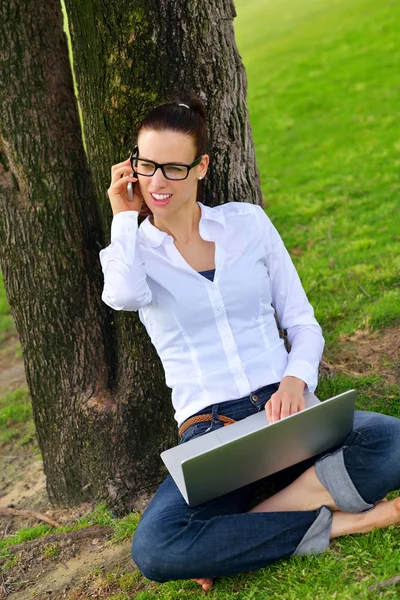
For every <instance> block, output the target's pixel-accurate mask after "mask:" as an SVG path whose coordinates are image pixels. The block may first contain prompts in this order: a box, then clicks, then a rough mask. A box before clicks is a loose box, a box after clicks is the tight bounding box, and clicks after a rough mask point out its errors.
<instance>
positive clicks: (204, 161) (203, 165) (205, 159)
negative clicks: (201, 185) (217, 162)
mask: <svg viewBox="0 0 400 600" xmlns="http://www.w3.org/2000/svg"><path fill="white" fill-rule="evenodd" d="M209 164H210V157H209V156H208V154H203V156H202V158H201V162H200V164H199V171H198V173H199V176H198V179H204V177H205V175H206V173H207V169H208V165H209Z"/></svg>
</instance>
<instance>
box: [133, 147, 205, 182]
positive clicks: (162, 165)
mask: <svg viewBox="0 0 400 600" xmlns="http://www.w3.org/2000/svg"><path fill="white" fill-rule="evenodd" d="M138 153H139V146H138V145H136V146H135V147H134V148H133V150H132V152H131V155H130V157H129V161H130V163H131V167H132V171H133V172H134V173H136V175H140V176H141V177H153V175H155V174H156V172H157V169H161V173H162V174H163V175H164V177H165V179H168V181H184V180H185V179H187V178H188V177H189V173H190V170H191V169H193V167H196V166H197V165H198V164H199V163H200V161H201V159H202V158H203V154H200V156H199V157H198V158H196V159H195V160H194V161H193V162H192V164H191V165H185V164H183V163H174V162H168V163H158V162H155V161H154V160H150V159H147V158H139V156H138ZM134 160H145V161H147V162H149V163H153V165H155V167H156V168H155V169H154V172H153V173H152V174H151V175H143V174H142V173H137V172H136V170H135V167H134V166H133V161H134ZM168 165H176V166H177V167H186V169H187V173H186V177H182V178H181V179H171V177H167V175H166V174H165V171H164V168H165V167H166V166H168Z"/></svg>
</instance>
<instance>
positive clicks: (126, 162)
mask: <svg viewBox="0 0 400 600" xmlns="http://www.w3.org/2000/svg"><path fill="white" fill-rule="evenodd" d="M130 162H131V161H130V158H127V159H126V160H124V161H122V162H120V163H116V164H115V165H113V166H112V167H111V177H112V174H113V171H114V170H115V169H118V167H122V165H126V164H130Z"/></svg>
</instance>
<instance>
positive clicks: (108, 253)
mask: <svg viewBox="0 0 400 600" xmlns="http://www.w3.org/2000/svg"><path fill="white" fill-rule="evenodd" d="M138 216H139V213H138V212H137V211H134V210H129V211H123V212H119V213H118V214H116V215H115V216H114V218H113V220H112V224H111V244H110V245H109V246H107V248H104V249H103V250H100V253H99V257H100V262H101V267H102V269H103V274H104V288H103V293H102V296H101V299H102V300H103V302H105V304H107V305H108V306H111V308H113V309H114V310H128V311H129V310H130V311H132V310H135V311H137V310H139V308H142V307H143V306H146V304H149V303H150V302H151V299H152V294H151V290H150V288H149V286H148V284H147V280H146V273H145V270H144V260H143V258H142V254H141V249H140V243H139V236H138Z"/></svg>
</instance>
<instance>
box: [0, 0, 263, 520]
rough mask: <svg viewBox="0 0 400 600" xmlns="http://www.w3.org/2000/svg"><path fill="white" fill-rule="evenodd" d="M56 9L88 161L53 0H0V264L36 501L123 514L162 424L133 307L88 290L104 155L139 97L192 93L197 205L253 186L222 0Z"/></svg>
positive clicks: (172, 429) (166, 410)
mask: <svg viewBox="0 0 400 600" xmlns="http://www.w3.org/2000/svg"><path fill="white" fill-rule="evenodd" d="M66 5H67V10H68V14H69V20H70V28H71V33H72V40H73V47H74V60H75V71H76V77H77V83H78V89H79V95H80V101H81V106H82V113H83V121H84V130H85V138H86V143H87V150H88V160H89V164H90V167H91V171H89V169H88V167H87V164H86V157H85V154H84V151H83V146H82V140H81V135H80V127H79V120H78V113H77V107H76V102H75V98H74V95H73V87H72V79H71V73H70V68H69V64H68V55H67V48H66V39H65V36H64V34H63V32H62V20H61V11H60V6H59V3H58V1H57V0H49V1H48V2H46V3H42V2H40V3H35V2H28V3H24V2H22V0H3V3H2V4H1V8H0V34H1V38H2V42H1V43H2V47H1V57H0V59H1V62H2V67H3V77H2V83H1V84H0V85H1V87H0V101H1V109H2V114H1V117H0V118H1V122H0V132H1V137H2V148H1V149H0V150H1V156H0V158H1V162H0V194H1V200H0V242H1V250H0V266H1V269H2V272H3V276H4V281H5V285H6V289H7V296H8V300H9V303H10V306H11V311H12V314H13V317H14V319H15V322H16V326H17V330H18V333H19V336H20V340H21V346H22V350H23V356H24V361H25V369H26V374H27V380H28V384H29V387H30V391H31V397H32V405H33V411H34V418H35V423H36V428H37V437H38V441H39V444H40V448H41V451H42V454H43V460H44V466H45V473H46V477H47V487H48V492H49V496H50V499H51V500H52V502H53V503H54V504H74V503H76V502H80V501H82V500H86V499H88V498H97V499H104V500H106V502H107V503H108V505H109V506H110V507H112V508H114V510H116V511H117V512H119V513H123V512H125V511H127V510H131V509H132V508H133V507H134V506H137V505H138V503H139V502H140V499H141V498H142V497H143V494H144V493H146V492H151V491H153V490H154V487H155V486H156V485H157V484H158V483H159V481H160V479H161V478H162V477H163V474H164V471H163V469H162V468H161V463H160V459H159V453H160V452H161V451H162V450H163V449H165V448H166V447H169V446H171V445H173V444H175V443H176V426H175V422H174V421H173V418H172V407H171V403H170V391H169V390H168V389H167V388H166V386H165V381H164V373H163V370H162V367H161V363H160V361H159V358H158V356H157V354H156V352H155V349H154V348H153V346H152V345H151V343H150V341H149V339H148V337H147V334H146V333H145V330H144V328H143V326H142V324H141V323H140V321H139V319H138V316H137V314H136V313H126V312H114V311H112V310H111V309H109V308H108V307H106V306H105V305H104V304H103V303H102V302H101V290H102V285H103V278H102V274H101V268H100V263H99V259H98V252H99V249H100V248H101V247H104V246H105V245H107V244H108V243H109V234H110V224H111V216H112V215H111V209H110V206H109V201H108V198H107V196H106V189H107V187H108V185H109V181H110V168H111V165H112V164H114V163H115V162H118V161H120V160H124V159H126V158H127V157H128V152H129V150H130V148H131V146H132V143H133V141H134V138H135V131H136V128H137V125H138V123H139V121H140V120H141V118H142V117H143V116H144V115H145V113H146V112H147V111H148V110H149V109H150V108H152V107H153V106H155V105H156V104H158V103H160V102H162V101H165V100H167V99H170V98H171V97H173V96H174V95H175V94H177V93H180V92H185V91H187V90H193V91H195V92H197V93H198V94H199V95H200V97H201V98H202V99H203V100H204V101H205V103H206V107H207V111H208V115H209V121H210V137H211V149H210V156H211V167H210V169H209V172H208V175H207V178H206V184H205V185H206V187H205V202H206V203H207V204H209V205H215V204H220V203H223V202H227V201H231V200H237V201H248V202H257V203H262V198H261V191H260V188H259V179H258V171H257V167H256V164H255V155H254V148H253V143H252V138H251V130H250V125H249V120H248V113H247V107H246V78H245V73H244V68H243V65H242V63H241V60H240V56H239V54H238V52H237V49H236V45H235V40H234V34H233V27H232V20H233V18H234V16H235V11H234V6H233V4H232V3H231V2H230V1H228V0H223V1H222V2H216V1H214V2H211V1H210V0H201V1H200V0H196V1H195V0H189V1H186V0H185V1H184V0H168V1H167V0H158V1H152V2H145V1H144V0H139V1H135V2H132V0H130V1H129V2H127V1H126V0H122V1H121V0H119V1H118V2H117V1H114V2H109V3H105V2H102V1H100V0H67V2H66ZM96 198H97V202H96ZM103 232H104V234H103Z"/></svg>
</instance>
